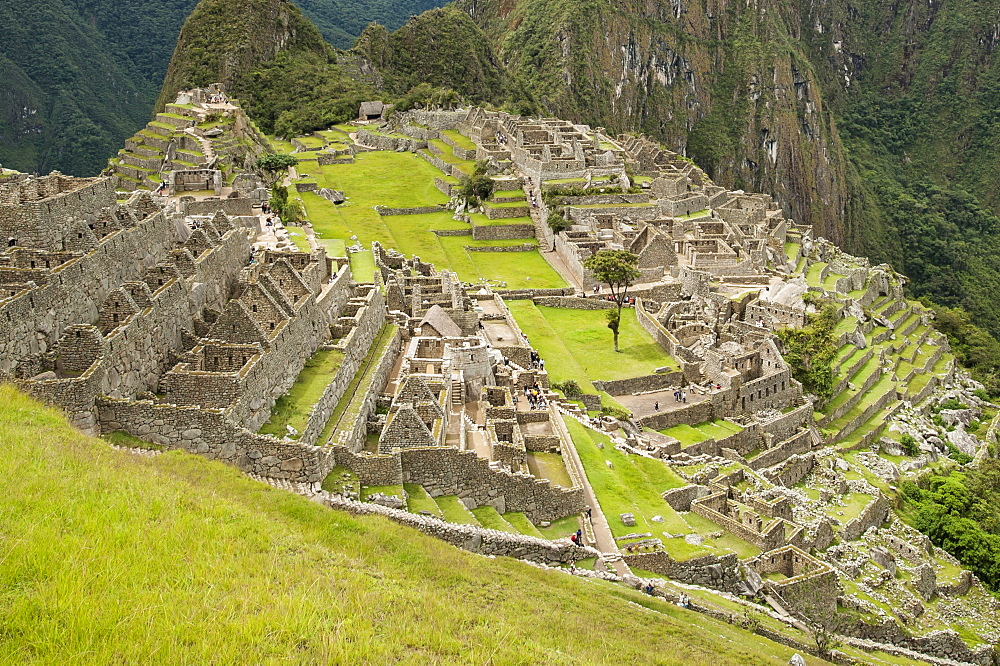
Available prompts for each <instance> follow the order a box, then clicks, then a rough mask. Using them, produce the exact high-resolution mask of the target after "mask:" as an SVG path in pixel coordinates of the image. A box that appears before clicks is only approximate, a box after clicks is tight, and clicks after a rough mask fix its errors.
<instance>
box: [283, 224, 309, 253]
mask: <svg viewBox="0 0 1000 666" xmlns="http://www.w3.org/2000/svg"><path fill="white" fill-rule="evenodd" d="M285 229H286V230H287V231H288V238H289V240H291V241H292V243H293V244H294V245H295V247H296V249H298V251H299V252H311V251H312V248H310V247H309V239H308V238H306V232H305V231H304V230H303V229H302V227H291V226H289V227H285Z"/></svg>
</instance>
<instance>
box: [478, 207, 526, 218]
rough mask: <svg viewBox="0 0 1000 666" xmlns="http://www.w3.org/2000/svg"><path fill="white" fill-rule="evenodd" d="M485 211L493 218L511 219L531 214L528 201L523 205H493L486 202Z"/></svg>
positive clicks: (488, 216)
mask: <svg viewBox="0 0 1000 666" xmlns="http://www.w3.org/2000/svg"><path fill="white" fill-rule="evenodd" d="M483 212H484V213H485V214H486V217H487V218H489V219H491V220H509V219H512V218H515V217H527V216H529V215H531V209H530V208H529V207H528V204H527V203H525V204H524V205H523V206H491V205H490V204H489V203H484V204H483Z"/></svg>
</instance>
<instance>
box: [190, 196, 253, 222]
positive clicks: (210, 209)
mask: <svg viewBox="0 0 1000 666" xmlns="http://www.w3.org/2000/svg"><path fill="white" fill-rule="evenodd" d="M180 206H181V212H183V213H184V214H185V215H215V214H216V213H217V212H219V211H220V210H221V211H225V213H226V215H229V216H230V217H233V216H236V217H240V216H249V215H253V214H254V212H253V200H252V199H243V198H240V199H204V200H202V201H187V202H184V203H181V205H180Z"/></svg>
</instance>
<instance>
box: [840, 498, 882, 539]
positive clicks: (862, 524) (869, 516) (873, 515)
mask: <svg viewBox="0 0 1000 666" xmlns="http://www.w3.org/2000/svg"><path fill="white" fill-rule="evenodd" d="M891 509H892V505H891V504H890V503H889V500H887V499H886V498H885V497H883V496H882V494H881V493H879V495H878V496H877V497H876V498H875V499H873V500H872V501H871V502H869V503H868V506H866V507H865V508H864V509H862V510H861V513H860V514H859V515H858V517H857V518H855V519H853V520H851V521H850V522H848V523H847V524H846V525H844V529H843V531H841V533H840V538H841V540H842V541H853V540H855V539H857V538H858V537H860V536H861V535H862V534H864V533H865V532H866V531H867V530H868V528H870V527H878V526H879V525H881V524H882V523H884V522H885V519H886V518H887V517H888V516H889V512H890V510H891Z"/></svg>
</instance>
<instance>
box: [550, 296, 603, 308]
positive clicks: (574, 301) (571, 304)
mask: <svg viewBox="0 0 1000 666" xmlns="http://www.w3.org/2000/svg"><path fill="white" fill-rule="evenodd" d="M532 300H533V301H534V302H535V305H541V306H544V307H547V308H568V309H572V310H613V309H614V308H616V307H618V306H617V305H615V304H614V303H612V302H611V301H602V300H600V299H598V298H580V297H579V296H538V297H536V298H534V299H532Z"/></svg>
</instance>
